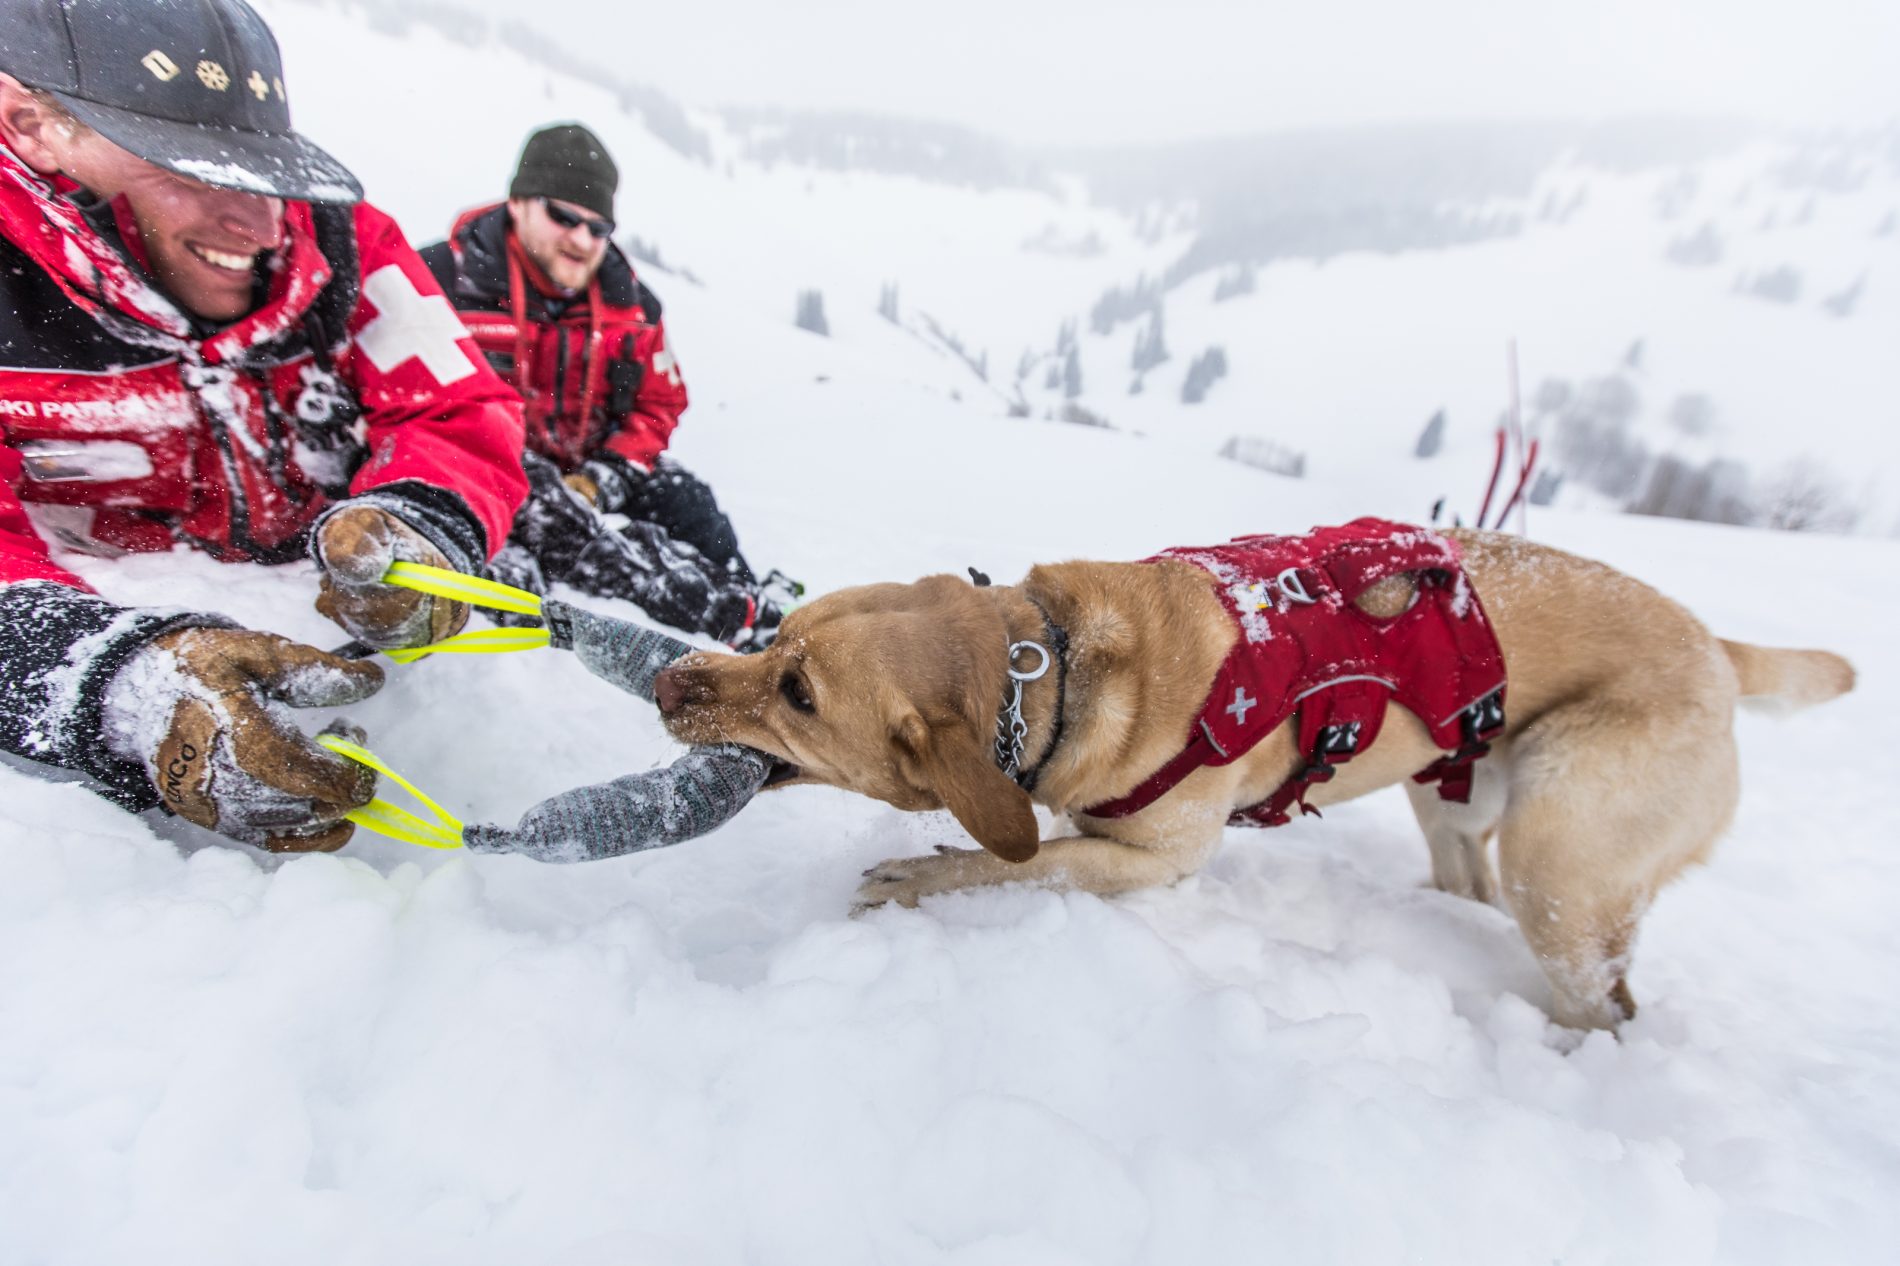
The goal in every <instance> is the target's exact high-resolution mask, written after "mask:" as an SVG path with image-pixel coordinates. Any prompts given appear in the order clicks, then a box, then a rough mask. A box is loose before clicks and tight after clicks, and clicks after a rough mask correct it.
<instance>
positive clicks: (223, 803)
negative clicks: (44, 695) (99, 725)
mask: <svg viewBox="0 0 1900 1266" xmlns="http://www.w3.org/2000/svg"><path fill="white" fill-rule="evenodd" d="M382 684H383V670H382V669H381V668H379V667H378V666H377V665H376V664H374V663H371V662H369V661H367V660H348V659H342V658H339V657H337V656H335V655H330V654H327V653H325V652H323V651H320V650H317V649H316V648H315V647H310V646H304V645H301V644H300V643H297V642H292V641H289V640H288V639H286V638H282V637H278V636H277V635H276V634H274V633H258V632H253V631H251V630H249V629H217V628H193V629H181V630H178V631H176V632H172V633H167V634H164V635H163V636H161V637H159V638H157V639H155V640H154V641H153V642H152V643H151V644H150V645H149V646H147V647H145V648H144V649H143V650H141V651H140V652H139V653H138V654H137V655H135V656H133V657H132V658H131V659H130V660H128V661H127V663H126V665H125V667H124V668H122V669H120V671H119V675H118V677H117V678H115V680H114V682H113V685H112V686H111V687H110V688H109V689H108V691H107V694H106V700H105V707H106V715H105V723H106V731H107V733H108V735H109V736H111V738H112V740H113V745H114V747H115V748H124V749H128V750H126V751H125V754H126V755H128V756H133V757H135V758H136V759H138V760H139V761H140V762H141V763H142V764H143V765H144V766H145V768H146V772H147V773H148V774H150V776H151V779H152V783H153V785H154V786H155V787H156V788H157V789H158V793H159V795H160V797H161V798H162V799H163V802H164V804H165V806H166V807H167V808H169V809H170V810H171V811H172V812H173V813H176V814H177V815H178V816H179V817H181V818H184V819H185V820H186V821H188V822H193V823H196V824H197V825H199V826H202V827H204V828H205V829H206V830H210V831H216V832H217V833H218V834H220V835H224V836H228V837H230V838H231V839H235V840H240V841H242V842H244V843H247V844H255V845H258V846H260V847H262V848H267V849H270V850H272V851H273V852H310V851H321V852H330V851H333V850H335V849H338V848H341V847H343V845H344V844H345V843H347V842H348V840H349V838H350V836H351V834H352V833H353V831H354V830H355V828H354V827H353V826H352V825H351V824H350V823H349V822H347V821H345V820H343V815H344V814H346V813H348V812H349V811H350V810H352V809H357V808H361V807H362V806H363V805H365V804H367V803H369V801H370V799H371V797H373V796H374V795H375V792H376V777H375V775H374V774H373V773H371V772H370V771H369V770H366V769H364V768H362V767H361V766H358V765H355V764H352V763H351V762H349V761H346V760H343V759H342V758H340V757H338V756H335V755H333V754H332V753H330V752H327V751H325V750H324V749H323V748H321V747H318V746H317V745H316V744H315V743H314V742H312V741H311V740H310V739H309V738H308V737H306V736H305V735H304V734H303V732H302V731H301V730H299V729H298V728H297V726H296V725H295V724H294V722H293V720H292V718H291V716H290V715H289V711H288V710H289V709H290V708H334V707H341V706H344V705H346V704H351V703H357V702H360V701H362V700H364V699H367V698H369V697H370V696H371V695H373V694H375V693H376V692H377V691H378V690H380V689H381V688H382ZM333 728H335V727H333ZM339 732H342V733H346V734H348V735H349V736H350V737H351V738H352V739H353V740H355V741H359V742H360V741H361V740H362V738H363V735H362V733H361V731H358V730H355V729H354V728H353V727H348V726H342V727H340V729H339Z"/></svg>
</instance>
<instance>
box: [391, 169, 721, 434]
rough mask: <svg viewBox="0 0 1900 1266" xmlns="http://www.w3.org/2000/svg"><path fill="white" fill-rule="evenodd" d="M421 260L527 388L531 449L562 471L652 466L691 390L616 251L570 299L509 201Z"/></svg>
mask: <svg viewBox="0 0 1900 1266" xmlns="http://www.w3.org/2000/svg"><path fill="white" fill-rule="evenodd" d="M422 258H423V260H424V262H426V263H427V264H428V265H429V268H430V270H431V271H432V272H434V274H435V277H436V280H437V281H438V282H439V283H440V284H441V286H442V289H443V291H444V292H446V293H447V294H448V296H449V298H450V300H451V301H452V302H453V303H454V304H455V306H456V309H457V310H458V311H459V312H460V313H461V314H462V320H463V321H465V322H467V324H468V328H469V331H470V333H472V334H474V336H475V341H476V342H477V343H479V344H480V345H481V349H482V351H483V352H484V353H486V354H487V356H488V360H489V363H490V364H491V365H493V366H494V368H495V369H496V371H497V372H499V373H500V374H501V376H502V377H503V378H505V379H507V381H508V382H509V384H510V385H512V386H513V387H514V388H515V390H517V391H519V392H520V393H521V398H522V401H523V403H524V404H525V405H526V407H527V430H528V446H529V447H530V448H532V449H534V451H535V452H537V453H540V454H542V455H543V456H545V457H547V458H548V459H549V460H551V461H553V462H554V463H555V464H556V465H558V466H559V467H560V468H561V469H562V471H563V472H572V471H574V470H578V469H579V468H580V466H581V463H583V462H585V461H588V460H591V459H598V458H600V457H602V456H613V457H618V458H620V459H621V460H623V461H626V462H628V463H629V464H631V465H633V466H634V467H636V468H638V469H639V470H641V471H642V472H650V471H651V470H652V469H653V464H654V462H655V461H656V460H657V459H658V458H659V456H660V454H661V453H662V452H664V451H665V450H666V446H667V444H668V442H669V441H670V440H671V439H672V437H673V428H674V427H676V426H678V425H679V419H680V414H681V413H683V412H685V409H686V384H685V382H684V381H683V380H682V379H681V378H680V370H679V363H678V362H677V361H675V360H674V359H673V353H672V351H671V349H670V348H669V347H668V346H667V342H666V326H665V325H664V324H662V322H661V319H660V301H659V299H658V298H657V297H656V296H655V295H654V294H653V292H652V291H651V290H648V289H647V288H646V286H645V285H644V284H643V283H642V282H641V281H640V279H639V278H638V277H636V276H634V273H633V266H632V265H631V264H629V263H628V262H627V257H626V256H625V255H623V254H621V253H620V248H619V247H618V246H614V245H611V244H610V245H609V246H608V247H607V256H606V258H605V259H604V260H603V261H602V262H601V265H600V270H599V272H597V273H596V274H595V275H594V280H593V282H592V284H590V285H589V286H588V287H587V289H586V291H584V292H582V293H580V294H576V295H574V296H572V297H571V298H566V299H563V298H561V297H559V296H558V292H557V291H556V288H555V287H554V286H553V285H552V284H550V283H549V282H548V280H547V278H546V276H545V275H544V274H542V272H541V270H540V269H539V268H537V267H536V266H535V264H534V261H533V260H531V259H529V258H528V257H527V254H526V252H524V251H523V250H522V248H521V244H520V242H519V241H518V240H517V239H516V237H515V233H514V228H513V226H512V225H511V224H510V222H509V219H508V208H507V206H506V205H505V204H504V205H497V206H492V207H483V208H480V209H478V210H475V211H470V212H468V213H466V214H465V215H463V216H462V217H461V218H460V219H459V220H457V221H456V222H455V227H454V228H453V229H451V230H450V232H449V236H448V239H447V240H446V241H442V242H437V243H436V244H435V245H433V246H429V247H425V248H424V249H423V252H422Z"/></svg>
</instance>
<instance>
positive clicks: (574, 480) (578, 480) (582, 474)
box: [561, 470, 600, 506]
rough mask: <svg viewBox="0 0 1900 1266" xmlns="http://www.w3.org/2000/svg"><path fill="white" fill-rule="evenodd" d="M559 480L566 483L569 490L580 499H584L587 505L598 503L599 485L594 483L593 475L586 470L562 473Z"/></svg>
mask: <svg viewBox="0 0 1900 1266" xmlns="http://www.w3.org/2000/svg"><path fill="white" fill-rule="evenodd" d="M561 482H562V483H564V484H566V485H567V486H568V488H569V490H570V491H572V492H573V493H574V494H575V495H577V496H579V497H580V499H581V500H582V501H585V502H586V503H587V504H588V505H590V506H597V505H599V504H600V485H599V484H598V483H595V482H594V477H593V476H592V475H589V474H588V473H587V472H586V471H584V470H577V471H575V472H574V473H573V474H571V475H562V476H561Z"/></svg>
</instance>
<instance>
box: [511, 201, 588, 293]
mask: <svg viewBox="0 0 1900 1266" xmlns="http://www.w3.org/2000/svg"><path fill="white" fill-rule="evenodd" d="M550 202H551V203H553V205H554V206H556V207H559V208H561V210H562V211H564V212H566V213H567V216H568V218H569V219H572V220H574V221H575V223H574V224H573V226H572V227H563V226H562V225H559V224H556V223H555V222H554V220H553V218H552V217H550V216H549V215H548V210H547V204H548V203H550ZM508 214H509V216H510V217H511V218H512V219H513V220H514V224H515V236H516V237H517V238H519V239H520V240H521V249H522V250H524V251H526V252H527V253H528V258H529V259H531V260H533V261H534V262H535V264H536V266H537V267H539V268H540V269H541V271H542V272H544V273H546V274H547V276H548V280H549V281H551V282H553V283H554V284H555V285H557V286H559V287H560V288H561V289H562V290H567V291H574V290H582V289H585V288H586V286H587V283H588V282H590V281H592V280H593V279H594V273H595V272H597V271H598V270H599V268H600V261H601V260H603V259H605V258H606V257H607V240H608V239H606V238H604V237H595V236H594V234H593V232H592V230H590V229H589V228H588V227H587V223H586V222H587V221H588V220H594V221H597V222H602V223H604V221H600V217H599V216H597V215H595V214H594V213H593V212H592V211H589V210H588V209H587V208H586V207H583V206H581V205H579V204H578V203H573V202H562V201H561V200H560V199H558V198H550V199H541V198H510V199H509V200H508Z"/></svg>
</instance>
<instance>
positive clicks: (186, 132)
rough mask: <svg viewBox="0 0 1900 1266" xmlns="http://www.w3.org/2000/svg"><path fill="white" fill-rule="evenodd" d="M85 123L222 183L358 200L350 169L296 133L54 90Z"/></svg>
mask: <svg viewBox="0 0 1900 1266" xmlns="http://www.w3.org/2000/svg"><path fill="white" fill-rule="evenodd" d="M52 95H53V96H55V97H57V98H58V99H59V103H60V104H61V105H63V106H65V107H66V108H67V109H68V110H70V111H72V114H73V117H75V118H77V119H78V120H79V121H80V122H81V123H84V124H85V125H86V126H87V127H90V128H92V129H93V130H94V131H96V132H98V133H99V134H100V135H101V136H103V137H105V138H106V139H107V140H108V141H111V142H112V143H113V144H114V145H117V146H118V147H119V148H121V149H124V150H129V151H130V152H132V153H133V154H135V155H137V156H138V157H140V158H142V159H144V160H145V161H146V162H148V163H154V164H156V165H157V166H160V167H163V168H165V169H166V170H167V171H174V172H177V173H178V174H179V175H181V176H185V177H187V178H189V179H191V180H196V181H200V182H202V183H204V184H207V185H215V186H217V187H218V188H220V189H236V190H238V191H240V192H242V193H255V194H261V195H264V196H266V197H272V198H287V199H289V200H291V201H293V202H334V203H341V204H345V205H347V204H349V203H352V202H361V201H362V200H363V186H362V185H360V184H358V183H357V180H356V177H355V176H352V175H351V174H350V169H349V168H347V167H345V166H344V165H343V164H342V163H339V162H338V161H337V160H336V159H334V158H332V157H330V155H328V154H326V153H324V152H323V151H322V150H320V149H318V148H317V147H316V146H315V145H312V144H311V143H310V142H309V141H306V140H305V139H303V137H301V136H298V135H297V134H296V133H295V132H253V131H249V130H247V129H244V128H233V127H219V126H217V125H213V124H199V123H179V122H176V121H175V120H172V119H160V118H154V117H153V116H151V115H149V114H135V113H133V112H132V111H130V110H121V109H119V108H118V107H117V106H104V105H100V104H98V103H97V102H94V101H87V100H86V99H85V98H83V97H74V96H70V95H68V94H66V93H63V92H55V93H53V94H52Z"/></svg>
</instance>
